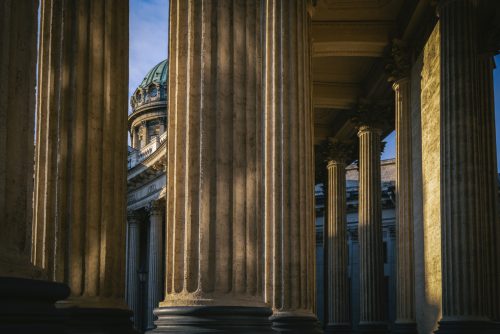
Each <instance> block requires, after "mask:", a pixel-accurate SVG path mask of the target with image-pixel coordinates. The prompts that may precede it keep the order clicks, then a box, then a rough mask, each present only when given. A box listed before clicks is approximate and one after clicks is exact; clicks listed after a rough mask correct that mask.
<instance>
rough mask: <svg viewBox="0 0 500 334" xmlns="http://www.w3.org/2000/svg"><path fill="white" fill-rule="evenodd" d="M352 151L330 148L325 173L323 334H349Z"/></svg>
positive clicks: (338, 144)
mask: <svg viewBox="0 0 500 334" xmlns="http://www.w3.org/2000/svg"><path fill="white" fill-rule="evenodd" d="M350 154H352V148H351V147H350V146H348V145H345V144H342V143H334V144H333V145H331V146H330V150H329V157H328V159H329V162H328V165H327V170H328V205H327V215H328V218H327V221H328V238H327V243H328V244H327V247H328V267H327V270H328V319H327V321H328V322H327V326H326V332H327V333H350V332H351V322H350V311H351V309H350V301H349V291H350V288H349V279H348V272H347V261H348V248H347V216H346V215H347V213H346V211H347V204H346V163H347V159H349V158H350V156H349V155H350Z"/></svg>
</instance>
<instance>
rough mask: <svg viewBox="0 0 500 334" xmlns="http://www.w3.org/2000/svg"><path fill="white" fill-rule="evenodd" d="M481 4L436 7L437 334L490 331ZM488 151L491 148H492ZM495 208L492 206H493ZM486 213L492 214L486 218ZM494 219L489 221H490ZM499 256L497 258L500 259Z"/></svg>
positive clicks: (461, 1) (457, 0)
mask: <svg viewBox="0 0 500 334" xmlns="http://www.w3.org/2000/svg"><path fill="white" fill-rule="evenodd" d="M477 5H478V1H474V0H454V1H451V0H446V1H440V3H439V17H440V34H441V46H440V48H441V84H440V86H441V138H442V139H441V140H442V142H441V222H442V226H441V230H442V246H441V247H442V272H443V280H442V291H443V301H442V304H443V305H442V307H443V308H442V319H441V321H440V322H439V330H438V333H481V332H484V331H486V330H487V328H489V327H490V326H491V324H490V318H489V317H490V312H489V307H488V303H487V301H488V297H487V295H488V294H491V291H488V287H489V285H488V284H487V272H488V271H487V269H486V266H489V265H491V264H490V263H488V261H487V259H488V258H487V257H486V258H485V256H484V255H485V250H486V248H487V247H488V245H487V244H488V240H483V238H484V236H485V234H484V233H483V231H484V229H485V228H486V226H489V225H490V223H485V222H484V219H485V218H486V217H487V215H486V214H485V213H484V212H483V210H484V209H485V205H483V201H488V204H491V199H490V198H489V196H492V195H491V194H490V195H489V196H488V197H485V196H483V195H484V194H486V193H485V192H483V189H481V187H483V186H485V185H483V184H482V175H483V173H484V172H485V171H484V170H483V168H485V167H486V168H487V169H488V171H489V169H490V168H491V166H482V163H484V161H483V158H485V157H483V154H482V151H483V150H484V149H485V148H484V147H481V144H483V145H487V144H490V145H491V143H489V140H491V139H488V140H487V141H488V143H486V142H484V143H483V142H482V141H481V136H482V135H483V134H484V132H485V131H488V132H489V131H491V130H490V129H488V128H489V127H490V126H491V124H487V123H486V122H484V119H482V117H479V114H480V113H479V112H478V111H479V107H478V97H479V94H478V93H479V92H478V90H479V89H480V88H479V87H478V84H477V83H478V80H479V78H478V57H477V51H478V38H479V34H478V21H477V19H478V18H477ZM489 149H491V148H489ZM493 208H494V206H493ZM488 215H491V213H490V212H489V213H488ZM489 218H490V219H491V217H489ZM497 257H498V255H497Z"/></svg>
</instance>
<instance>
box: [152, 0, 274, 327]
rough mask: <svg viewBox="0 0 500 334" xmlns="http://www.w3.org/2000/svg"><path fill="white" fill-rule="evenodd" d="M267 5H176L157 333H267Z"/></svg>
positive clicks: (254, 1)
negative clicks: (263, 26)
mask: <svg viewBox="0 0 500 334" xmlns="http://www.w3.org/2000/svg"><path fill="white" fill-rule="evenodd" d="M260 21H261V2H260V1H259V0H250V1H216V0H207V1H203V2H202V1H198V0H189V1H171V2H170V32H169V33H170V44H169V45H170V48H169V83H168V89H169V94H168V96H169V100H168V110H169V113H168V136H169V139H168V163H167V201H166V202H167V203H166V233H165V234H166V239H165V246H166V250H165V252H166V263H165V269H166V274H165V299H164V300H163V301H162V302H161V303H160V307H159V309H157V310H155V314H156V315H157V316H158V320H157V321H156V322H155V324H156V326H157V328H156V329H155V330H154V332H155V333H167V332H175V333H179V332H183V333H190V332H195V331H199V330H200V331H212V330H213V331H227V330H228V328H231V330H230V331H232V332H237V333H240V332H242V333H250V332H251V333H266V332H268V331H270V330H271V329H270V327H271V326H270V322H269V320H268V317H269V316H270V314H271V310H270V309H269V308H268V307H266V304H265V303H264V296H263V290H264V289H263V285H262V276H263V272H262V269H263V262H262V261H263V259H264V253H263V247H262V244H263V231H262V217H261V211H262V205H261V199H260V197H261V195H262V188H261V168H260V164H261V155H262V153H261V149H260V145H261V133H262V130H261V103H260V100H261V99H260V96H261V95H260V93H261V79H260V73H261V68H260V56H261V47H260V45H261V44H260V27H259V24H260Z"/></svg>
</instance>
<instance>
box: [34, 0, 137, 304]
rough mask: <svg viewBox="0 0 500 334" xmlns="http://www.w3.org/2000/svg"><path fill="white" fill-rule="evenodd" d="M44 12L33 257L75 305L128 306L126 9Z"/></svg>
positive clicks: (59, 1)
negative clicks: (66, 287) (64, 288)
mask: <svg viewBox="0 0 500 334" xmlns="http://www.w3.org/2000/svg"><path fill="white" fill-rule="evenodd" d="M41 10H42V15H41V32H40V51H39V52H40V60H39V83H40V84H39V85H38V110H37V120H38V122H37V141H36V144H37V147H36V172H35V180H36V188H35V217H34V228H33V243H34V249H33V260H34V262H35V263H36V264H37V265H39V266H41V267H42V268H44V269H45V270H46V271H47V272H48V275H49V277H50V278H51V279H53V280H56V281H62V282H66V283H68V285H69V286H70V288H71V291H72V297H71V299H72V303H74V304H77V305H81V306H97V307H106V306H110V307H120V308H123V307H125V302H124V291H125V287H124V284H125V273H124V268H125V245H124V242H125V224H124V222H125V195H126V168H127V167H126V154H127V150H126V143H127V138H126V136H127V134H126V129H127V128H126V126H127V125H126V121H127V85H126V82H127V77H128V4H123V3H122V2H120V1H118V0H106V1H93V0H85V1H78V2H74V1H64V0H48V1H44V2H42V9H41Z"/></svg>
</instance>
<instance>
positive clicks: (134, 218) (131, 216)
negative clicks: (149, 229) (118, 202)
mask: <svg viewBox="0 0 500 334" xmlns="http://www.w3.org/2000/svg"><path fill="white" fill-rule="evenodd" d="M140 220H141V214H140V213H139V212H137V210H127V221H128V222H129V224H134V223H135V224H138V223H139V222H140Z"/></svg>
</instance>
